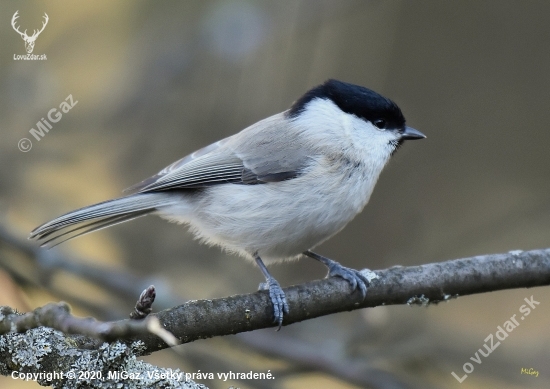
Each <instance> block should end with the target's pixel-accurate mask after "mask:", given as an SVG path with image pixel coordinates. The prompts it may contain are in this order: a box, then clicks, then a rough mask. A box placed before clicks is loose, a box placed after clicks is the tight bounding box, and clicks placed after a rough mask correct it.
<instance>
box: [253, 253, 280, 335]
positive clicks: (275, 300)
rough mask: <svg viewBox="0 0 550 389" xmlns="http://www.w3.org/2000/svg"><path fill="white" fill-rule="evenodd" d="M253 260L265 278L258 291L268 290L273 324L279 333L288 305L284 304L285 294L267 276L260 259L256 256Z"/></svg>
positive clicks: (268, 275) (273, 279)
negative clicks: (275, 324)
mask: <svg viewBox="0 0 550 389" xmlns="http://www.w3.org/2000/svg"><path fill="white" fill-rule="evenodd" d="M255 259H256V263H257V264H258V266H259V268H260V270H261V271H262V273H263V274H264V277H265V283H261V284H260V289H263V290H269V298H270V299H271V303H272V304H273V314H274V318H275V319H274V322H275V323H277V324H279V328H277V331H279V330H280V329H281V326H282V325H283V314H284V313H288V303H287V302H286V296H285V292H283V289H282V288H281V285H279V283H278V282H277V280H276V279H275V278H273V276H272V275H271V274H269V271H268V270H267V267H265V265H264V263H263V262H262V259H261V258H260V257H259V256H258V255H256V257H255Z"/></svg>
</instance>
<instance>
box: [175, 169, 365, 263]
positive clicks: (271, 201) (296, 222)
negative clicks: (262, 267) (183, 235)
mask: <svg viewBox="0 0 550 389" xmlns="http://www.w3.org/2000/svg"><path fill="white" fill-rule="evenodd" d="M298 180H300V178H297V179H294V180H288V181H284V182H278V183H273V184H261V185H219V186H214V187H212V188H209V189H207V190H206V191H205V192H204V193H203V194H204V196H203V197H202V199H201V201H200V202H197V204H196V206H195V208H194V212H192V214H191V217H190V218H189V219H188V220H185V221H186V222H188V223H189V224H190V225H191V229H192V231H193V232H194V233H195V234H196V235H197V236H198V237H199V238H201V239H202V240H204V241H205V242H207V243H209V244H215V245H219V246H222V247H223V248H225V249H227V250H228V251H231V252H236V253H238V254H241V255H244V256H245V257H247V258H250V259H251V258H253V255H254V254H255V253H257V254H258V255H259V256H260V257H261V258H262V259H263V260H264V261H265V262H267V263H269V262H275V261H280V260H285V259H294V258H297V257H298V256H299V255H300V254H301V253H302V252H303V251H305V250H308V249H310V248H312V247H314V246H316V245H318V244H320V243H321V242H323V241H324V240H326V239H328V238H329V237H331V236H332V235H334V234H335V233H337V232H338V231H340V230H341V229H342V228H343V227H344V226H345V225H346V224H347V223H348V222H349V221H350V220H351V219H353V217H354V216H355V215H357V214H358V213H359V212H360V211H361V210H362V209H363V207H364V205H365V204H366V202H367V201H368V197H369V196H370V190H368V188H361V187H359V188H358V187H357V185H355V186H354V189H355V191H353V190H352V191H350V190H349V188H343V187H342V186H341V185H340V186H338V185H335V186H333V187H320V186H319V187H315V186H313V187H312V186H310V187H309V188H310V190H308V191H303V190H301V189H298V188H304V187H306V188H307V187H308V186H307V185H304V184H303V183H300V182H299V181H298ZM357 190H359V192H360V193H356V191H357ZM220 199H224V201H220Z"/></svg>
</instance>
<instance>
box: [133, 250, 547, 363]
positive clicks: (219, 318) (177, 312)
mask: <svg viewBox="0 0 550 389" xmlns="http://www.w3.org/2000/svg"><path fill="white" fill-rule="evenodd" d="M363 272H364V273H365V274H366V275H367V276H368V277H369V278H371V282H370V286H369V289H368V292H367V297H366V298H365V300H363V301H361V297H360V294H359V293H358V292H354V293H353V294H350V287H349V284H348V283H347V281H345V280H343V279H341V278H329V279H323V280H318V281H313V282H308V283H306V284H301V285H296V286H292V287H289V288H285V289H284V291H285V294H286V297H287V300H288V303H289V306H290V312H289V313H288V314H287V315H285V318H284V321H283V325H289V324H292V323H296V322H300V321H303V320H308V319H313V318H315V317H319V316H324V315H329V314H332V313H337V312H344V311H351V310H354V309H360V308H367V307H376V306H379V305H393V304H409V305H411V304H422V305H427V304H432V303H437V302H440V301H446V300H449V299H451V298H455V297H458V296H465V295H470V294H476V293H485V292H493V291H497V290H503V289H514V288H531V287H535V286H543V285H550V249H544V250H533V251H511V252H509V253H505V254H491V255H481V256H476V257H472V258H464V259H456V260H452V261H446V262H439V263H431V264H427V265H421V266H409V267H402V266H394V267H391V268H389V269H385V270H377V271H374V272H370V271H368V270H367V271H365V270H363ZM373 277H374V278H373ZM155 316H156V317H158V318H159V320H160V322H161V323H162V324H163V326H164V328H166V329H167V330H168V331H170V332H171V333H172V334H173V335H174V336H176V338H178V339H179V340H180V342H181V343H188V342H192V341H194V340H197V339H203V338H210V337H214V336H220V335H230V334H237V333H239V332H246V331H252V330H256V329H260V328H266V327H274V326H275V324H274V323H273V308H272V306H271V303H270V300H269V295H268V292H267V291H258V292H256V293H253V294H247V295H236V296H231V297H226V298H220V299H214V300H198V301H189V302H187V303H185V304H183V305H180V306H179V307H175V308H171V309H166V310H164V311H161V312H158V313H156V314H155ZM139 339H140V340H142V341H143V342H145V345H146V350H147V352H154V351H157V350H160V349H164V348H166V347H168V346H167V345H166V344H163V343H162V342H159V341H158V338H156V337H153V336H150V335H145V336H140V337H139Z"/></svg>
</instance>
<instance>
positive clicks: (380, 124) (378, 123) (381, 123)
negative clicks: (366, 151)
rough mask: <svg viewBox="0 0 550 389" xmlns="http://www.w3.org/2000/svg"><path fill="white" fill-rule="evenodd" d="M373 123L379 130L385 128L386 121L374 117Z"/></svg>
mask: <svg viewBox="0 0 550 389" xmlns="http://www.w3.org/2000/svg"><path fill="white" fill-rule="evenodd" d="M373 123H374V125H375V126H376V127H378V128H379V129H381V130H384V129H385V128H386V121H385V120H384V119H376V120H375V121H374V122H373Z"/></svg>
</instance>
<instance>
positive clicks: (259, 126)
mask: <svg viewBox="0 0 550 389" xmlns="http://www.w3.org/2000/svg"><path fill="white" fill-rule="evenodd" d="M282 115H283V114H282V113H281V114H278V115H274V116H272V117H269V118H267V119H264V120H263V121H261V122H258V123H256V124H255V125H252V126H251V127H248V128H247V129H245V130H243V131H241V132H240V133H238V134H236V135H233V136H231V137H228V138H225V139H222V140H221V141H218V142H216V143H213V144H211V145H209V146H207V147H204V148H202V149H200V150H197V151H195V152H194V153H192V154H190V155H188V156H186V157H184V158H182V159H180V160H178V161H176V162H174V163H173V164H171V165H169V166H167V167H166V168H164V169H163V170H161V171H160V172H159V173H158V174H156V175H154V176H152V177H150V178H148V179H146V180H144V181H142V182H140V183H139V184H137V185H135V186H133V187H131V188H129V189H128V190H137V191H138V192H140V193H143V192H151V191H160V190H169V189H180V188H203V187H207V186H211V185H218V184H227V183H232V184H249V185H250V184H262V183H268V182H277V181H283V180H288V179H292V178H295V177H297V176H299V175H300V174H301V172H302V171H303V169H304V168H306V167H307V165H308V163H309V162H310V161H309V159H308V157H307V155H306V153H305V151H304V147H303V146H304V145H303V144H302V142H301V141H300V133H299V131H298V130H297V129H296V128H292V126H290V128H289V127H288V126H286V127H285V128H282V124H281V123H282V121H281V120H282ZM283 120H284V119H283ZM286 123H288V122H286Z"/></svg>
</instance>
